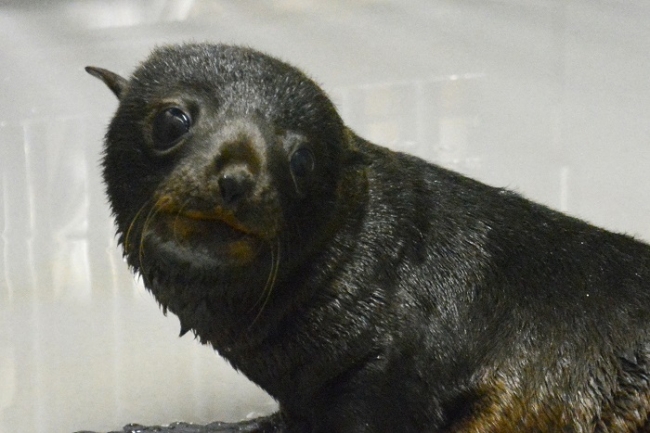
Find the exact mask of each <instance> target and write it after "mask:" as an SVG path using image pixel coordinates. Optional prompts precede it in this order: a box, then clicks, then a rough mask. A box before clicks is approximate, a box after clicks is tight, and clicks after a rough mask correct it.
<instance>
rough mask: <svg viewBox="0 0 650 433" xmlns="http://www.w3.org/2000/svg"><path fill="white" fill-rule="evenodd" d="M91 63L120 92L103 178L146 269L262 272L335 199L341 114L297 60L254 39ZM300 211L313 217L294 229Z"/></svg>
mask: <svg viewBox="0 0 650 433" xmlns="http://www.w3.org/2000/svg"><path fill="white" fill-rule="evenodd" d="M90 71H91V72H94V73H95V75H98V76H99V77H100V78H102V79H104V80H105V81H106V82H107V83H108V84H109V85H110V86H112V87H111V88H112V89H113V90H114V92H116V95H118V97H119V98H120V107H119V109H118V112H117V114H116V116H115V118H114V120H113V122H112V123H111V125H110V127H109V131H108V134H107V137H106V151H105V158H104V164H103V165H104V178H105V180H106V185H107V191H108V196H109V198H110V200H111V205H112V208H113V211H114V214H115V216H116V221H117V224H118V232H119V235H120V241H121V242H122V244H123V246H124V250H125V254H126V256H127V258H128V261H129V264H130V265H131V266H132V267H134V269H135V270H136V271H138V272H141V273H142V274H143V276H144V278H145V280H150V281H154V280H156V281H158V282H160V281H163V280H167V279H169V280H174V279H175V277H173V276H172V275H171V274H174V272H172V273H171V274H170V273H169V272H167V270H168V267H169V266H173V267H182V268H188V269H190V268H191V271H189V272H183V274H184V275H183V276H182V278H181V280H182V282H183V283H186V282H189V281H191V280H198V281H197V282H201V281H210V282H216V281H219V282H221V281H222V279H223V275H222V274H224V273H225V274H228V276H231V275H232V273H233V272H235V273H236V272H240V271H241V272H247V273H249V274H251V275H253V276H255V275H256V274H260V275H259V276H258V277H259V278H262V279H266V278H268V273H269V272H271V270H270V269H269V267H270V266H273V264H272V263H271V262H273V260H274V259H273V258H272V257H271V256H272V255H274V254H280V253H281V252H280V251H279V249H281V248H282V245H281V244H282V243H286V242H290V241H291V240H292V239H293V237H300V238H302V239H305V238H307V239H308V238H309V237H310V233H311V232H317V231H318V230H319V224H321V225H322V224H324V222H325V221H326V220H327V219H328V215H329V214H330V213H331V212H332V209H333V208H335V207H336V197H335V196H334V194H333V191H335V190H336V185H337V183H338V176H339V175H338V173H337V170H338V166H339V165H340V164H339V160H340V159H341V157H342V156H341V153H342V150H341V145H340V143H342V142H343V136H342V130H343V128H342V124H341V121H340V119H339V117H338V115H337V114H336V111H335V110H334V107H333V106H332V105H331V104H330V103H329V101H328V99H327V98H326V96H325V95H324V94H323V93H322V91H321V90H320V89H319V88H318V87H317V86H316V85H315V84H314V83H313V82H312V81H311V80H309V79H308V78H307V77H306V76H304V75H303V74H301V73H300V72H298V71H296V70H295V69H293V68H291V67H289V66H287V65H285V64H284V63H282V62H280V61H277V60H275V59H272V58H269V57H267V56H264V55H262V54H260V53H257V52H254V51H252V50H246V49H241V48H235V47H229V46H211V45H183V46H179V47H165V48H161V49H159V50H157V51H156V52H154V54H152V56H151V57H150V58H149V59H148V60H147V61H146V62H144V63H143V64H142V65H141V66H140V68H139V69H138V70H137V71H136V72H135V73H134V75H133V77H132V78H131V80H130V81H128V82H127V81H126V80H123V79H121V78H119V77H116V76H114V75H111V74H110V73H107V71H105V70H101V69H99V68H91V69H90ZM120 80H123V81H120ZM260 83H263V85H260ZM115 89H118V90H115ZM300 219H310V225H311V227H308V228H305V227H301V228H300V230H298V231H293V232H292V230H294V229H295V227H300V226H302V224H296V220H300ZM281 233H282V235H281ZM296 248H299V244H298V245H292V254H294V255H299V254H300V253H301V252H300V251H296V250H295V249H296ZM274 249H275V250H278V251H275V252H274ZM246 267H248V268H250V269H247V270H246V271H244V269H243V268H246Z"/></svg>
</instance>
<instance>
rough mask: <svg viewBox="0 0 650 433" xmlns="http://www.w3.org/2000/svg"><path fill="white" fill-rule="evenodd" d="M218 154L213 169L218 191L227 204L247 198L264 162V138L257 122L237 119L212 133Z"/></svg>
mask: <svg viewBox="0 0 650 433" xmlns="http://www.w3.org/2000/svg"><path fill="white" fill-rule="evenodd" d="M214 141H215V147H216V149H217V154H216V156H215V158H214V165H213V168H214V170H215V171H214V173H213V175H215V176H216V178H217V185H218V188H219V195H220V197H221V200H222V203H223V205H224V206H226V207H234V206H236V205H237V204H239V202H241V201H243V200H245V199H247V198H250V196H251V194H253V192H254V190H255V187H256V184H257V182H258V178H259V174H260V171H261V170H262V165H263V162H262V160H263V152H264V149H265V148H266V140H265V137H264V135H263V134H262V132H261V130H260V128H259V126H258V125H257V124H256V122H254V121H251V120H249V119H236V120H231V121H229V122H227V123H226V125H225V126H224V127H223V128H222V129H221V130H220V131H219V132H218V133H217V134H215V137H214Z"/></svg>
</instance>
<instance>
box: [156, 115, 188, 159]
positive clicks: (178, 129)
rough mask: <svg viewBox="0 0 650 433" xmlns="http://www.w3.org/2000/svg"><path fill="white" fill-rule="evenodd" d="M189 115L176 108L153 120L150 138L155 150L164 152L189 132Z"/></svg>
mask: <svg viewBox="0 0 650 433" xmlns="http://www.w3.org/2000/svg"><path fill="white" fill-rule="evenodd" d="M191 125H192V119H190V115H189V114H187V113H186V112H184V111H183V110H181V109H180V108H177V107H171V108H167V109H165V110H163V111H161V112H160V113H158V114H157V115H156V118H155V119H154V120H153V129H152V138H153V147H154V149H155V150H157V151H160V152H164V151H166V150H169V149H171V148H172V147H174V145H175V144H176V143H177V142H178V140H180V139H181V137H183V136H184V135H185V134H187V133H188V132H189V130H190V126H191Z"/></svg>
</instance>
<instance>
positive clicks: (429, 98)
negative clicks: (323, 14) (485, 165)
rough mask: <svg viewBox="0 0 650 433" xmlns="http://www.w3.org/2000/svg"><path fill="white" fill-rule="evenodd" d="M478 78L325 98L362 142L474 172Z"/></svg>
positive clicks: (370, 87)
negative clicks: (361, 138) (369, 142)
mask: <svg viewBox="0 0 650 433" xmlns="http://www.w3.org/2000/svg"><path fill="white" fill-rule="evenodd" d="M483 77H484V76H483V74H480V73H468V74H463V75H453V76H447V77H435V78H431V79H424V80H413V81H408V82H393V83H377V84H367V85H363V86H356V87H340V88H336V89H334V90H333V91H332V92H331V93H332V96H333V99H334V101H335V102H338V105H339V108H340V110H341V115H342V116H343V118H344V120H345V121H346V122H347V123H348V124H349V125H351V126H352V128H353V129H354V130H355V131H356V132H357V133H358V134H359V135H361V136H362V137H363V138H366V139H368V140H370V141H371V142H374V143H378V144H381V145H384V146H388V147H390V148H392V149H395V150H400V151H404V152H408V153H411V154H414V155H417V156H420V157H422V158H424V159H427V160H429V161H435V162H437V163H440V164H443V165H445V166H449V167H455V168H463V167H464V168H468V169H472V168H477V167H478V166H479V165H480V158H479V157H478V156H477V155H476V151H475V150H476V149H472V148H471V143H472V140H474V141H476V140H475V137H474V135H473V130H474V129H475V128H476V127H477V126H478V124H479V115H478V113H477V110H476V107H475V105H476V104H475V101H474V100H473V98H475V95H476V93H477V90H478V89H479V86H480V81H481V79H482V78H483Z"/></svg>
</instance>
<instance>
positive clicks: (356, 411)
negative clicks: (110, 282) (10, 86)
mask: <svg viewBox="0 0 650 433" xmlns="http://www.w3.org/2000/svg"><path fill="white" fill-rule="evenodd" d="M88 72H90V73H91V74H93V75H95V76H97V77H99V78H100V79H101V80H103V81H104V83H106V85H108V87H109V88H110V89H111V90H112V92H113V93H114V94H115V95H116V96H117V97H118V99H119V108H118V109H117V112H116V114H115V117H114V118H113V120H112V121H111V123H110V126H109V128H108V132H107V135H106V141H105V153H104V159H103V175H104V180H105V183H106V190H107V193H108V197H109V200H110V205H111V207H112V211H113V213H114V216H115V220H116V223H117V230H118V235H119V242H120V243H121V245H122V247H123V249H124V254H125V256H126V259H127V260H128V263H129V265H130V266H131V268H132V269H133V270H134V271H135V272H137V273H139V274H140V275H141V276H142V278H143V280H144V283H145V285H146V287H147V288H148V289H149V290H150V291H151V292H152V293H153V295H154V296H155V298H156V299H157V301H158V302H159V303H160V304H161V305H162V309H163V310H164V311H167V310H169V311H171V312H173V313H174V314H175V315H177V316H178V317H179V319H180V323H181V329H182V330H181V333H185V332H187V331H190V330H191V331H192V332H193V333H194V334H196V336H197V337H198V338H199V339H200V340H201V342H203V343H209V344H211V345H212V346H213V347H214V348H215V349H216V350H217V351H218V352H219V353H220V354H221V355H222V356H223V357H225V358H226V359H227V360H228V361H229V362H230V363H232V365H233V366H234V367H235V368H236V369H238V370H240V371H241V372H243V373H244V374H245V375H246V376H247V377H248V378H250V379H251V380H252V381H253V382H255V383H257V384H258V385H259V386H261V387H262V388H263V389H264V390H266V391H267V392H268V393H269V394H270V395H271V396H273V397H274V398H276V399H277V401H278V402H279V404H280V411H279V412H278V414H275V415H273V416H271V417H269V418H263V419H261V420H255V421H252V422H248V423H242V424H241V425H239V426H235V427H233V426H229V427H228V429H230V430H228V431H257V432H310V433H316V432H318V433H322V432H327V433H330V432H366V433H371V432H405V433H408V432H418V433H421V432H458V433H460V432H483V433H484V432H560V431H562V432H569V431H571V432H605V431H611V432H635V431H650V430H649V429H650V422H649V421H648V413H649V412H650V247H649V246H648V245H646V244H644V243H642V242H639V241H636V240H634V239H633V238H631V237H628V236H626V235H621V234H615V233H611V232H608V231H605V230H602V229H600V228H596V227H594V226H591V225H589V224H587V223H585V222H583V221H580V220H578V219H575V218H572V217H569V216H566V215H563V214H561V213H558V212H555V211H553V210H550V209H548V208H547V207H544V206H541V205H538V204H535V203H532V202H530V201H528V200H526V199H524V198H522V197H520V196H519V195H517V194H515V193H512V192H508V191H505V190H502V189H497V188H493V187H490V186H487V185H484V184H482V183H479V182H477V181H474V180H471V179H468V178H466V177H464V176H462V175H459V174H457V173H454V172H451V171H449V170H446V169H444V168H441V167H438V166H436V165H433V164H430V163H427V162H425V161H423V160H421V159H418V158H415V157H412V156H408V155H405V154H402V153H397V152H392V151H390V150H387V149H385V148H383V147H380V146H377V145H374V144H371V143H369V142H367V141H365V140H363V139H362V138H360V137H358V136H356V135H355V134H354V133H353V132H352V131H351V130H350V129H348V128H346V127H345V125H344V124H343V122H342V121H341V118H340V117H339V115H338V114H337V111H336V109H335V107H334V106H333V104H332V103H331V102H330V100H329V99H328V98H327V96H326V95H325V93H324V92H323V91H322V90H321V89H320V88H319V87H318V86H317V85H316V84H315V83H314V82H313V81H312V80H310V79H309V78H308V77H307V76H305V75H304V74H303V73H302V72H300V71H299V70H297V69H295V68H293V67H291V66H289V65H287V64H286V63H284V62H282V61H279V60H276V59H274V58H272V57H269V56H267V55H265V54H262V53H260V52H257V51H254V50H252V49H248V48H241V47H236V46H228V45H209V44H186V45H176V46H166V47H162V48H158V49H156V50H155V51H154V52H153V54H151V56H150V57H149V58H148V59H147V60H146V61H145V62H144V63H142V64H141V65H140V67H139V68H138V69H137V70H136V71H135V73H134V74H133V76H132V77H131V78H130V79H128V80H127V79H125V78H122V77H120V76H118V75H116V74H114V73H112V72H109V71H107V70H104V69H100V68H92V67H89V68H88Z"/></svg>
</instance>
